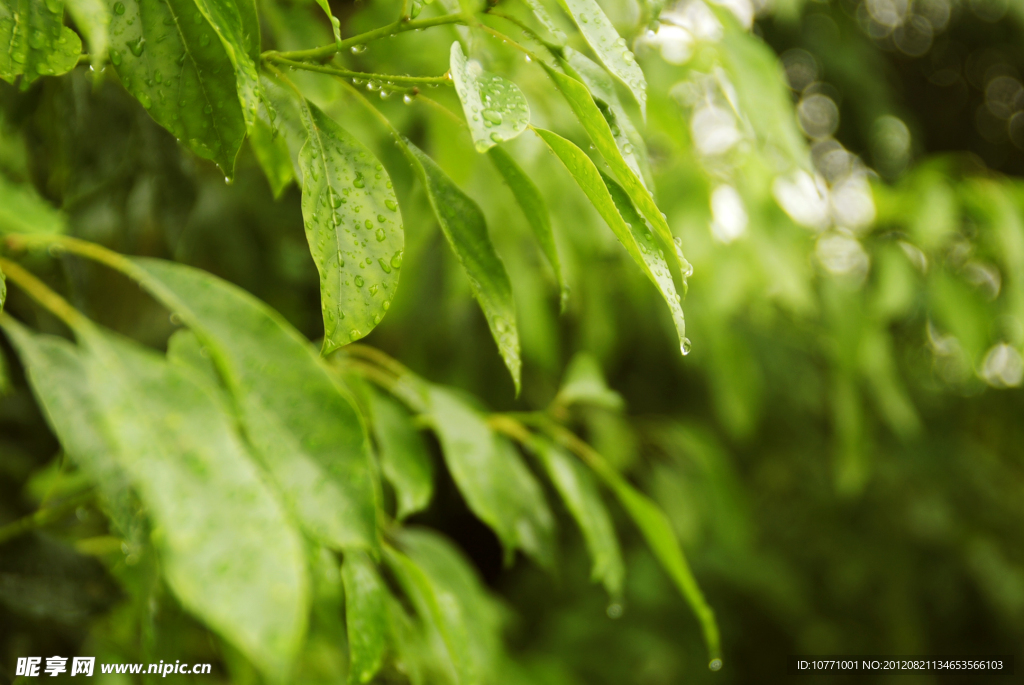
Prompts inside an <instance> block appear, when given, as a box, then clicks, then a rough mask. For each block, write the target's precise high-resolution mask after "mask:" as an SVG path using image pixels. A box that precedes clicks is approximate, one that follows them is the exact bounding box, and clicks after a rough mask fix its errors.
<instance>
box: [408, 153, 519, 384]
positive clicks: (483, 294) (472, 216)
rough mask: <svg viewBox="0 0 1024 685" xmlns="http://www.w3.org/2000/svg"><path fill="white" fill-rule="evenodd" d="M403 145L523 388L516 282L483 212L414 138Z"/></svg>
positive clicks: (514, 378)
mask: <svg viewBox="0 0 1024 685" xmlns="http://www.w3.org/2000/svg"><path fill="white" fill-rule="evenodd" d="M403 149H404V150H405V152H406V155H407V156H408V157H409V161H410V162H411V163H412V164H413V167H414V168H415V169H416V171H417V173H418V175H419V176H420V179H421V180H422V181H423V186H424V187H425V188H426V191H427V197H428V198H429V199H430V206H431V207H432V208H433V210H434V215H435V216H436V217H437V221H438V223H439V224H440V225H441V230H442V231H443V232H444V236H445V238H447V239H448V244H449V245H450V246H451V248H452V251H453V252H454V253H455V256H456V258H458V260H459V264H461V265H462V268H463V270H464V271H465V272H466V276H467V277H468V278H469V285H470V288H472V290H473V296H474V297H476V299H477V302H479V303H480V308H481V309H482V310H483V311H484V316H485V317H487V325H488V327H490V329H491V335H492V336H493V337H494V341H495V342H496V343H498V351H499V352H500V353H501V357H502V359H504V360H505V366H506V367H508V370H509V373H511V374H512V381H513V382H514V383H515V386H516V394H518V393H519V385H520V375H521V370H522V360H521V359H520V357H519V329H518V328H517V326H516V310H515V302H514V301H513V299H512V282H511V281H510V280H509V277H508V272H507V271H506V270H505V265H504V264H503V263H502V261H501V258H500V257H499V256H498V253H497V252H495V250H494V245H493V243H491V237H490V236H489V235H488V233H487V222H486V221H485V219H484V214H483V212H482V211H480V207H478V206H477V204H476V203H475V202H473V200H472V199H470V198H469V196H467V195H466V194H465V193H463V192H462V191H461V190H460V189H459V187H458V186H457V185H455V182H454V181H452V180H451V178H449V177H448V175H447V174H446V173H444V171H442V170H441V167H439V166H437V163H436V162H434V160H432V159H430V157H428V156H427V155H425V154H424V153H423V151H422V150H420V149H419V148H418V147H416V146H415V145H413V144H412V143H411V142H409V141H405V144H404V146H403Z"/></svg>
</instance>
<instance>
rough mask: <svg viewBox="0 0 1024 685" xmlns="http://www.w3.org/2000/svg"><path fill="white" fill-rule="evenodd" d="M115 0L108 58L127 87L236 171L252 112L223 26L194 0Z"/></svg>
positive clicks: (162, 120) (181, 136) (180, 134)
mask: <svg viewBox="0 0 1024 685" xmlns="http://www.w3.org/2000/svg"><path fill="white" fill-rule="evenodd" d="M111 4H112V7H113V10H114V13H113V17H112V19H111V22H110V35H111V48H110V61H111V63H112V64H113V65H114V68H115V69H116V70H117V73H118V75H119V76H120V77H121V81H122V82H123V83H124V86H125V88H126V89H127V90H128V91H129V92H130V93H131V94H132V95H134V96H135V97H136V98H137V99H138V100H139V102H140V103H142V106H143V107H145V108H146V110H147V111H148V112H149V114H150V116H152V117H153V119H154V120H156V122H157V123H158V124H160V125H161V126H163V127H164V128H166V129H167V130H168V131H170V132H171V133H172V134H173V135H174V136H175V137H176V138H178V140H180V141H181V142H182V144H184V145H185V146H186V147H188V149H190V150H191V151H192V152H194V153H195V154H197V155H199V156H200V157H202V158H204V159H209V160H212V161H213V162H215V163H216V164H217V166H219V167H220V168H221V171H223V172H224V174H225V175H226V176H228V177H230V176H233V175H234V168H235V156H236V155H237V153H238V150H239V148H240V147H241V145H242V140H243V139H244V138H245V132H246V119H247V115H246V114H244V113H243V107H242V104H241V101H240V99H239V95H238V84H237V81H236V77H235V66H234V64H233V63H232V58H231V57H230V56H229V55H228V52H227V50H226V49H225V47H224V43H223V42H222V41H221V39H220V37H219V35H220V34H219V33H218V31H217V30H216V29H215V28H214V27H213V25H211V23H210V21H209V19H207V17H205V16H204V15H203V14H202V13H201V12H200V10H199V8H198V7H197V6H196V4H195V2H194V0H117V2H114V3H111ZM207 9H209V8H207ZM236 11H237V10H236Z"/></svg>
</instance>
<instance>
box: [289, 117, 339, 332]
mask: <svg viewBox="0 0 1024 685" xmlns="http://www.w3.org/2000/svg"><path fill="white" fill-rule="evenodd" d="M299 102H300V106H301V107H302V112H303V114H304V115H305V117H306V118H307V119H308V120H309V125H310V128H312V129H313V133H314V135H315V136H316V142H317V146H318V149H319V151H320V154H319V155H318V156H317V160H318V161H319V163H320V165H321V166H322V167H323V168H322V172H323V175H324V183H326V184H327V191H328V197H327V206H328V207H329V208H333V207H334V205H333V204H331V195H332V194H335V193H336V192H337V191H335V190H334V186H333V185H331V174H330V171H329V169H328V168H327V150H326V148H325V147H324V140H323V136H322V135H321V134H320V127H319V126H317V125H316V120H315V119H314V118H313V113H312V112H311V111H310V110H309V105H308V104H306V101H305V99H303V100H300V101H299ZM310 140H312V138H310ZM337 194H338V195H339V196H340V195H341V193H337ZM328 213H329V214H330V215H331V228H333V229H334V230H333V231H332V232H333V233H334V247H335V250H336V251H337V252H341V251H342V243H341V230H340V228H341V225H340V224H339V223H338V214H337V212H334V211H331V212H328ZM334 276H335V280H336V281H337V282H336V283H335V286H336V287H337V288H338V292H341V290H342V288H343V287H344V281H343V280H342V279H343V278H344V272H342V270H341V269H340V268H339V269H334ZM339 325H340V324H339ZM324 333H325V335H326V336H329V335H330V333H328V332H327V331H326V330H325V332H324ZM324 345H325V346H326V345H327V340H326V339H325V340H324Z"/></svg>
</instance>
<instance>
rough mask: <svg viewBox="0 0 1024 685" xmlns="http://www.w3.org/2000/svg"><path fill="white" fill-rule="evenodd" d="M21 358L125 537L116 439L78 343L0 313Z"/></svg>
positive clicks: (127, 510) (126, 496) (123, 481)
mask: <svg viewBox="0 0 1024 685" xmlns="http://www.w3.org/2000/svg"><path fill="white" fill-rule="evenodd" d="M0 325H2V326H3V329H4V331H5V332H6V333H7V336H8V338H9V339H10V341H11V344H12V345H13V346H14V349H15V351H16V352H17V353H18V356H19V358H20V359H21V363H22V365H23V366H24V367H25V371H26V374H27V377H28V382H29V385H30V386H31V387H32V392H33V394H35V396H36V399H37V400H38V401H39V405H40V407H42V410H43V413H44V414H45V416H46V421H47V423H49V424H50V427H51V428H52V429H53V432H54V433H55V434H56V436H57V438H58V439H59V440H60V444H61V445H62V446H63V448H64V451H65V453H66V454H67V455H68V457H70V458H71V460H72V461H73V462H74V463H75V464H76V465H77V466H78V467H79V468H80V469H82V471H83V472H84V473H85V474H86V475H87V476H88V478H89V480H91V481H92V482H93V483H95V484H96V486H97V487H98V488H99V490H100V495H101V500H102V504H103V509H104V511H106V512H107V514H108V515H109V516H110V519H111V521H113V523H114V525H115V526H116V527H117V529H118V530H119V531H120V533H121V534H122V535H123V536H124V537H125V538H128V539H131V538H132V537H133V535H132V534H133V529H134V524H133V520H134V518H135V516H134V514H133V513H132V506H131V497H130V493H129V492H128V491H127V490H126V489H125V488H126V487H127V486H128V481H127V478H126V476H125V474H124V471H123V470H122V469H121V467H120V466H119V464H118V462H117V460H116V459H115V457H114V452H115V449H116V448H115V445H114V444H113V442H112V441H111V440H110V438H109V437H108V436H107V435H106V434H105V433H104V432H103V430H102V429H101V425H102V421H101V419H100V415H99V409H98V408H97V406H96V402H95V400H94V399H93V397H92V394H91V392H90V390H89V382H88V378H87V377H86V369H85V366H84V362H83V360H82V355H81V353H80V352H79V350H78V348H77V347H75V346H74V345H73V344H71V343H70V342H68V341H67V340H65V339H63V338H58V337H56V336H50V335H38V334H33V333H32V332H30V331H29V330H28V329H26V328H24V327H23V326H21V324H19V323H18V322H16V321H15V320H14V319H12V318H10V317H0Z"/></svg>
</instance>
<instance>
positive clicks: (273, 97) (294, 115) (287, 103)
mask: <svg viewBox="0 0 1024 685" xmlns="http://www.w3.org/2000/svg"><path fill="white" fill-rule="evenodd" d="M260 84H261V85H262V86H263V94H264V95H266V101H265V102H264V103H263V104H264V106H265V108H266V113H267V117H266V123H267V124H268V125H269V126H270V127H271V128H272V129H273V130H274V131H275V132H276V133H277V135H278V136H279V137H281V138H284V142H285V145H286V146H287V147H288V157H289V158H290V159H291V161H292V175H293V177H294V178H296V179H298V178H302V171H301V170H300V169H299V153H300V152H301V151H302V146H303V145H305V144H306V127H305V126H303V124H302V111H301V110H300V108H299V99H298V98H296V97H295V93H294V92H293V91H291V90H290V89H289V88H287V87H285V86H283V85H281V84H280V83H279V82H278V81H276V80H274V79H273V78H269V77H267V75H266V74H263V78H261V79H260Z"/></svg>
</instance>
